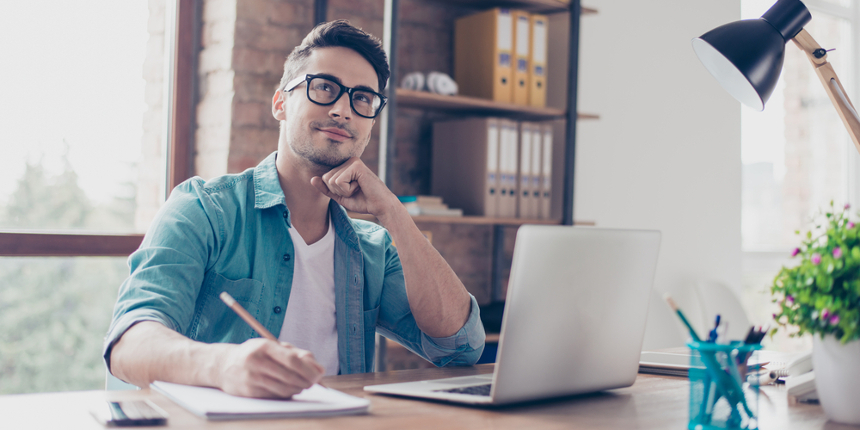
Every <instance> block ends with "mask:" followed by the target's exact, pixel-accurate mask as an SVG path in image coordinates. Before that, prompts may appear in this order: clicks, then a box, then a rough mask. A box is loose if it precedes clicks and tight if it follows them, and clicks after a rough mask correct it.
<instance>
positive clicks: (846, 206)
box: [845, 203, 851, 211]
mask: <svg viewBox="0 0 860 430" xmlns="http://www.w3.org/2000/svg"><path fill="white" fill-rule="evenodd" d="M848 209H851V205H850V204H848V203H845V210H846V211H847V210H848Z"/></svg>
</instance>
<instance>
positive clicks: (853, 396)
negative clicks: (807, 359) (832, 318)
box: [812, 335, 860, 425]
mask: <svg viewBox="0 0 860 430" xmlns="http://www.w3.org/2000/svg"><path fill="white" fill-rule="evenodd" d="M813 338H814V339H813V347H812V366H813V368H814V369H815V386H816V389H817V390H818V399H819V401H820V402H821V406H822V407H823V408H824V412H825V413H826V414H827V418H829V419H830V420H831V421H834V422H837V423H843V424H854V425H858V424H860V407H858V399H860V340H855V341H853V342H848V343H847V344H845V345H843V344H842V343H840V342H839V340H837V339H836V338H835V337H834V336H830V335H828V336H825V337H824V339H822V338H821V336H819V335H814V336H813Z"/></svg>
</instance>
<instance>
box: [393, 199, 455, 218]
mask: <svg viewBox="0 0 860 430" xmlns="http://www.w3.org/2000/svg"><path fill="white" fill-rule="evenodd" d="M398 198H399V199H400V201H401V202H403V206H406V211H407V212H409V214H410V215H432V216H463V209H451V208H449V207H448V205H446V204H445V203H444V202H443V201H442V197H438V196H400V197H398Z"/></svg>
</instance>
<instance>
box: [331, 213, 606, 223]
mask: <svg viewBox="0 0 860 430" xmlns="http://www.w3.org/2000/svg"><path fill="white" fill-rule="evenodd" d="M348 215H349V217H350V218H354V219H361V220H365V221H370V222H375V223H378V221H377V219H376V217H375V216H373V215H367V214H359V213H355V212H349V213H348ZM412 220H413V221H415V222H427V223H439V224H474V225H523V224H542V225H559V224H561V220H559V219H528V218H495V217H485V216H429V215H413V216H412ZM573 225H580V226H593V225H594V221H575V222H574V223H573Z"/></svg>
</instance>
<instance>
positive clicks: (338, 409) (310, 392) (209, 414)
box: [150, 381, 370, 420]
mask: <svg viewBox="0 0 860 430" xmlns="http://www.w3.org/2000/svg"><path fill="white" fill-rule="evenodd" d="M150 386H151V387H152V389H153V390H155V391H157V392H159V393H161V394H163V395H164V396H166V397H167V398H168V399H170V400H172V401H173V402H175V403H176V404H178V405H179V406H182V407H183V408H185V409H187V410H188V411H190V412H191V413H193V414H195V415H198V416H200V417H203V418H206V419H207V420H243V419H252V418H305V417H324V416H334V415H351V414H363V413H366V412H367V410H368V408H369V407H370V401H369V400H367V399H363V398H360V397H355V396H350V395H349V394H345V393H342V392H340V391H337V390H333V389H331V388H326V387H323V386H321V385H318V384H317V385H314V386H313V387H311V388H308V389H306V390H304V391H302V392H301V393H299V394H296V395H295V396H293V398H292V399H289V400H270V399H252V398H248V397H238V396H233V395H230V394H227V393H225V392H223V391H221V390H219V389H217V388H208V387H194V386H190V385H181V384H173V383H170V382H162V381H155V382H153V383H152V384H151V385H150Z"/></svg>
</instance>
